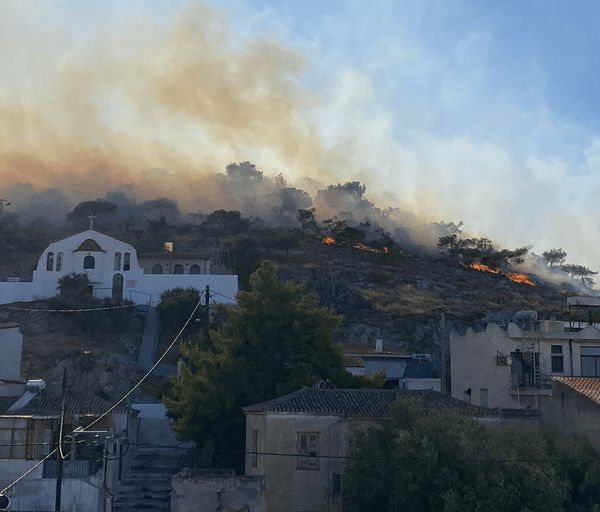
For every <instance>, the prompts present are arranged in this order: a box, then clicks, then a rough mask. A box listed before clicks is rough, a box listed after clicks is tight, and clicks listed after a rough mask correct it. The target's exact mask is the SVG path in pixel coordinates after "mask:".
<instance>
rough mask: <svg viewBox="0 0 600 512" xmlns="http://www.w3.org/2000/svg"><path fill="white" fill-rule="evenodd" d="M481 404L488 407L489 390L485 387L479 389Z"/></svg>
mask: <svg viewBox="0 0 600 512" xmlns="http://www.w3.org/2000/svg"><path fill="white" fill-rule="evenodd" d="M479 405H481V407H488V390H487V389H485V388H481V389H480V390H479Z"/></svg>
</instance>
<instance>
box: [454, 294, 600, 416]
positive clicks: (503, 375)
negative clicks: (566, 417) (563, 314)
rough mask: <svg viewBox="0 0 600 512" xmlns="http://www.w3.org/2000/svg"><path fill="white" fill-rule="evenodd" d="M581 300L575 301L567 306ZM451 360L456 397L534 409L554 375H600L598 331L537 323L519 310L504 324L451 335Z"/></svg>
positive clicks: (592, 326)
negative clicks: (511, 320) (483, 329)
mask: <svg viewBox="0 0 600 512" xmlns="http://www.w3.org/2000/svg"><path fill="white" fill-rule="evenodd" d="M584 302H585V301H584V300H583V298H581V297H577V298H573V300H570V301H569V302H568V306H569V307H572V306H575V305H583V304H584ZM592 306H594V305H593V304H592ZM572 318H574V317H572ZM450 358H451V374H452V396H453V397H454V398H458V399H461V400H465V401H467V402H470V403H473V404H476V405H480V406H482V407H501V408H507V409H508V408H534V409H537V408H539V407H540V400H541V397H543V396H548V395H550V394H551V392H552V381H551V378H552V377H554V376H556V377H600V329H598V325H597V324H594V323H593V322H579V321H577V322H575V321H573V320H571V321H568V322H562V321H555V320H542V321H539V320H538V318H537V314H536V313H535V312H533V311H521V312H518V313H517V314H516V315H515V318H514V321H513V322H511V323H509V324H507V325H505V326H499V325H497V324H494V323H492V324H488V326H487V328H486V330H485V331H483V332H478V333H476V332H474V331H473V330H472V329H468V330H467V333H466V334H465V335H464V336H451V339H450Z"/></svg>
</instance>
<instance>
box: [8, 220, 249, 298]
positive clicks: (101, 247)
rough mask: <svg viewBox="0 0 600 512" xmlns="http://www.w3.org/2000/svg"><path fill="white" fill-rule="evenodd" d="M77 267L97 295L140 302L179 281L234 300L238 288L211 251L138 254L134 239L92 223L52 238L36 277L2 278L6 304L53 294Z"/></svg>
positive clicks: (153, 296)
mask: <svg viewBox="0 0 600 512" xmlns="http://www.w3.org/2000/svg"><path fill="white" fill-rule="evenodd" d="M170 248H171V247H169V249H170ZM73 272H74V273H76V274H82V273H84V274H87V276H88V279H89V282H90V292H91V293H93V294H94V296H96V297H98V298H112V299H114V300H122V299H127V300H131V301H133V302H134V303H136V304H151V303H155V302H157V301H158V299H159V297H160V294H161V293H162V292H163V291H165V290H168V289H171V288H176V287H183V288H187V287H192V288H196V289H199V290H204V289H205V288H206V287H207V286H209V287H210V290H211V291H212V292H214V293H215V294H218V297H219V301H220V302H225V303H232V302H233V301H234V298H235V294H236V293H237V291H238V288H237V286H238V283H237V276H235V275H230V274H229V273H228V272H226V271H225V270H224V269H221V270H219V268H218V267H217V266H216V265H215V264H214V261H213V258H212V257H211V256H210V255H205V254H178V253H175V252H171V251H167V250H165V252H164V253H159V254H147V255H138V253H137V251H136V250H135V248H134V247H133V246H132V245H131V244H130V243H128V242H126V241H123V240H120V239H118V238H115V237H112V236H109V235H106V234H104V233H101V232H99V231H96V230H95V229H88V230H85V231H81V232H79V233H75V234H74V235H71V236H67V237H65V238H61V239H59V240H56V241H54V242H52V243H51V244H50V245H49V246H48V247H47V248H46V250H45V251H44V252H43V253H42V255H41V256H40V259H39V261H38V264H37V268H36V270H35V271H34V272H33V279H32V281H31V282H18V281H17V282H15V281H14V280H11V281H8V282H3V283H0V304H7V303H10V302H29V301H32V300H34V299H36V298H38V299H45V298H49V297H53V296H55V295H56V294H57V293H58V291H57V285H58V280H59V279H60V278H61V277H62V276H64V275H67V274H70V273H73Z"/></svg>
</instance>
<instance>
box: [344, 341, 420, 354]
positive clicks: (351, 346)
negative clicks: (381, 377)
mask: <svg viewBox="0 0 600 512" xmlns="http://www.w3.org/2000/svg"><path fill="white" fill-rule="evenodd" d="M341 346H342V352H343V353H344V354H346V355H380V354H381V355H385V356H410V354H408V353H407V352H402V351H400V350H395V349H391V348H385V347H384V349H383V352H381V353H378V352H376V351H375V346H374V345H371V344H369V343H342V344H341Z"/></svg>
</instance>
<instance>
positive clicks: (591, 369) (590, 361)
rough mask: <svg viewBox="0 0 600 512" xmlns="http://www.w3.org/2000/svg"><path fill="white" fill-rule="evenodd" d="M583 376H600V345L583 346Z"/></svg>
mask: <svg viewBox="0 0 600 512" xmlns="http://www.w3.org/2000/svg"><path fill="white" fill-rule="evenodd" d="M581 376H582V377H600V347H581Z"/></svg>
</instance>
